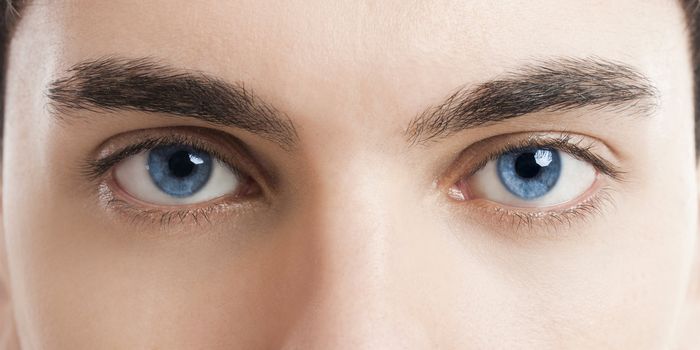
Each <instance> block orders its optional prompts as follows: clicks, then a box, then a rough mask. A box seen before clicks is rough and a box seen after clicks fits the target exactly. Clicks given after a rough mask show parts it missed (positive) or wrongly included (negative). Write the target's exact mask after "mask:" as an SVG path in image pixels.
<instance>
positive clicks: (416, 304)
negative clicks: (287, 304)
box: [286, 166, 433, 349]
mask: <svg viewBox="0 0 700 350" xmlns="http://www.w3.org/2000/svg"><path fill="white" fill-rule="evenodd" d="M367 171H369V170H364V167H363V166H358V167H357V168H355V169H352V167H351V168H350V169H348V168H347V167H346V168H345V170H344V171H342V172H341V173H334V174H333V175H332V177H326V176H321V177H320V178H325V179H328V178H332V181H329V182H326V180H318V181H323V183H316V184H314V186H313V188H316V189H318V190H316V191H314V193H313V194H312V195H310V197H309V199H308V201H307V203H309V204H307V205H305V206H304V208H303V209H301V208H300V209H299V211H300V212H301V211H302V210H303V214H301V213H300V217H303V223H302V224H301V225H299V226H300V227H303V232H301V233H300V234H299V235H298V236H299V237H303V239H304V240H305V242H306V248H305V249H304V254H306V255H307V257H306V261H308V263H309V264H313V268H312V271H313V272H312V273H310V274H309V277H308V279H307V281H305V282H304V283H308V284H309V285H308V286H307V287H306V288H305V289H306V290H307V291H309V292H308V294H307V295H306V296H305V299H306V300H304V301H303V303H304V304H305V306H304V307H303V308H302V311H300V314H299V315H298V317H297V318H296V321H295V324H294V326H293V327H292V329H291V331H290V332H289V333H288V336H287V340H286V345H287V347H288V348H300V349H301V348H303V349H397V348H411V349H415V348H430V334H429V333H428V330H427V328H426V327H425V325H426V324H428V323H430V322H431V321H429V320H426V319H425V317H422V316H420V315H421V314H423V313H422V312H421V310H420V308H421V304H422V303H421V300H420V299H421V297H420V296H418V295H417V294H416V293H415V292H416V289H415V287H416V286H415V285H414V283H416V281H418V280H423V282H426V283H430V282H429V281H425V278H433V277H431V276H430V274H427V273H426V272H425V271H426V270H425V265H423V266H422V267H421V266H419V265H421V262H420V260H421V259H416V257H419V256H420V245H421V244H423V243H421V242H420V241H419V240H416V235H417V234H418V232H416V230H415V229H413V230H412V229H411V228H410V227H411V222H410V220H406V218H410V217H419V216H420V215H419V214H420V213H419V209H420V208H419V206H417V205H414V204H411V203H414V202H415V201H412V200H411V196H410V195H402V192H401V191H400V190H397V188H401V187H403V186H404V185H402V184H397V178H401V177H400V176H399V177H397V175H396V174H392V173H391V171H390V170H389V169H385V170H384V171H381V170H380V171H378V170H377V169H376V168H374V169H372V170H371V172H372V173H371V175H370V174H364V173H365V172H367ZM424 277H425V278H424Z"/></svg>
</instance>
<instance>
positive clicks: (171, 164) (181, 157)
mask: <svg viewBox="0 0 700 350" xmlns="http://www.w3.org/2000/svg"><path fill="white" fill-rule="evenodd" d="M194 167H195V164H194V163H192V160H190V153H189V152H187V151H177V152H175V153H173V155H172V156H170V159H169V160H168V169H170V173H171V174H173V175H174V176H175V177H187V176H190V175H192V171H193V170H194Z"/></svg>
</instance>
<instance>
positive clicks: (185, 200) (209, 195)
mask: <svg viewBox="0 0 700 350" xmlns="http://www.w3.org/2000/svg"><path fill="white" fill-rule="evenodd" d="M114 178H115V180H116V182H117V184H119V186H120V187H121V188H122V189H123V190H124V191H126V192H127V193H129V194H130V195H131V196H133V197H134V198H136V199H138V200H141V201H144V202H146V203H150V204H157V205H165V206H177V205H186V204H196V203H202V202H206V201H209V200H212V199H215V198H218V197H222V196H224V195H227V194H230V193H235V192H236V191H238V187H239V186H241V184H242V181H241V179H240V177H239V175H238V174H236V173H234V172H233V171H231V169H230V168H229V167H228V166H226V165H225V164H224V163H222V162H221V161H220V160H218V159H215V158H213V157H212V170H211V175H210V176H209V180H208V181H207V182H206V184H205V185H204V186H203V187H202V188H201V189H199V190H198V191H197V192H195V193H193V194H192V195H191V196H188V197H174V196H171V195H169V194H167V193H165V192H163V190H161V189H160V188H159V187H158V186H157V185H156V184H155V183H154V181H153V179H152V178H151V175H150V173H149V171H148V151H146V152H141V153H139V154H136V155H133V156H131V157H128V158H126V159H125V160H123V161H121V162H120V163H119V164H117V165H116V166H115V168H114Z"/></svg>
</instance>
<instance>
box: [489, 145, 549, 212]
mask: <svg viewBox="0 0 700 350" xmlns="http://www.w3.org/2000/svg"><path fill="white" fill-rule="evenodd" d="M496 168H497V172H498V176H499V178H500V179H501V183H503V185H504V186H505V187H506V188H507V189H508V191H510V192H511V193H512V194H514V195H516V196H518V197H520V198H522V199H525V200H531V199H535V198H539V197H542V196H544V195H545V194H547V193H548V192H549V191H550V190H551V189H552V187H554V185H556V183H557V180H559V175H560V174H561V159H560V157H559V152H558V151H556V150H554V149H551V148H523V149H520V150H516V151H512V152H507V153H504V154H502V155H501V156H500V157H498V160H497V165H496Z"/></svg>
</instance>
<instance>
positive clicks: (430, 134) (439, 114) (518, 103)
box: [405, 57, 658, 144]
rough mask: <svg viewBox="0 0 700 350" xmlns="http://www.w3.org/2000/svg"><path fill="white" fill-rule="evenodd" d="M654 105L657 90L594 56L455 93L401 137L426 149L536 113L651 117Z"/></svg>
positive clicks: (528, 69)
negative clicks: (591, 112)
mask: <svg viewBox="0 0 700 350" xmlns="http://www.w3.org/2000/svg"><path fill="white" fill-rule="evenodd" d="M657 101H658V94H657V89H656V88H655V87H654V86H653V85H652V83H651V82H650V80H649V79H648V78H646V77H645V76H644V75H643V74H642V73H640V72H639V71H637V70H636V69H634V68H632V67H631V66H629V65H626V64H624V63H621V62H614V61H610V60H604V59H600V58H597V57H590V58H583V59H575V58H556V59H550V60H543V61H537V62H535V63H533V64H529V65H525V66H523V67H520V68H517V69H515V70H513V71H511V72H509V73H506V74H504V75H503V76H501V77H498V78H496V79H494V80H490V81H487V82H484V83H481V84H478V85H476V86H473V87H464V88H462V89H459V90H458V91H457V92H455V93H453V94H452V95H450V96H449V97H448V98H447V99H445V101H443V102H442V103H440V104H438V105H436V106H434V107H432V108H429V109H427V110H426V111H424V112H423V113H421V114H419V115H418V116H417V117H416V118H415V119H413V120H412V121H411V122H410V123H409V125H408V127H407V129H406V131H405V134H406V136H407V138H408V139H409V142H411V143H412V144H415V143H418V144H425V143H427V142H429V141H434V140H439V139H441V138H444V137H447V136H450V135H452V134H454V133H457V132H460V131H462V130H465V129H469V128H474V127H478V126H482V125H485V124H490V123H495V122H501V121H504V120H507V119H510V118H515V117H519V116H523V115H526V114H530V113H535V112H562V111H570V110H574V109H579V108H584V107H588V108H597V109H609V108H612V109H615V110H624V111H634V113H642V114H649V113H650V112H651V111H652V110H653V109H654V108H655V106H656V104H657Z"/></svg>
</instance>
